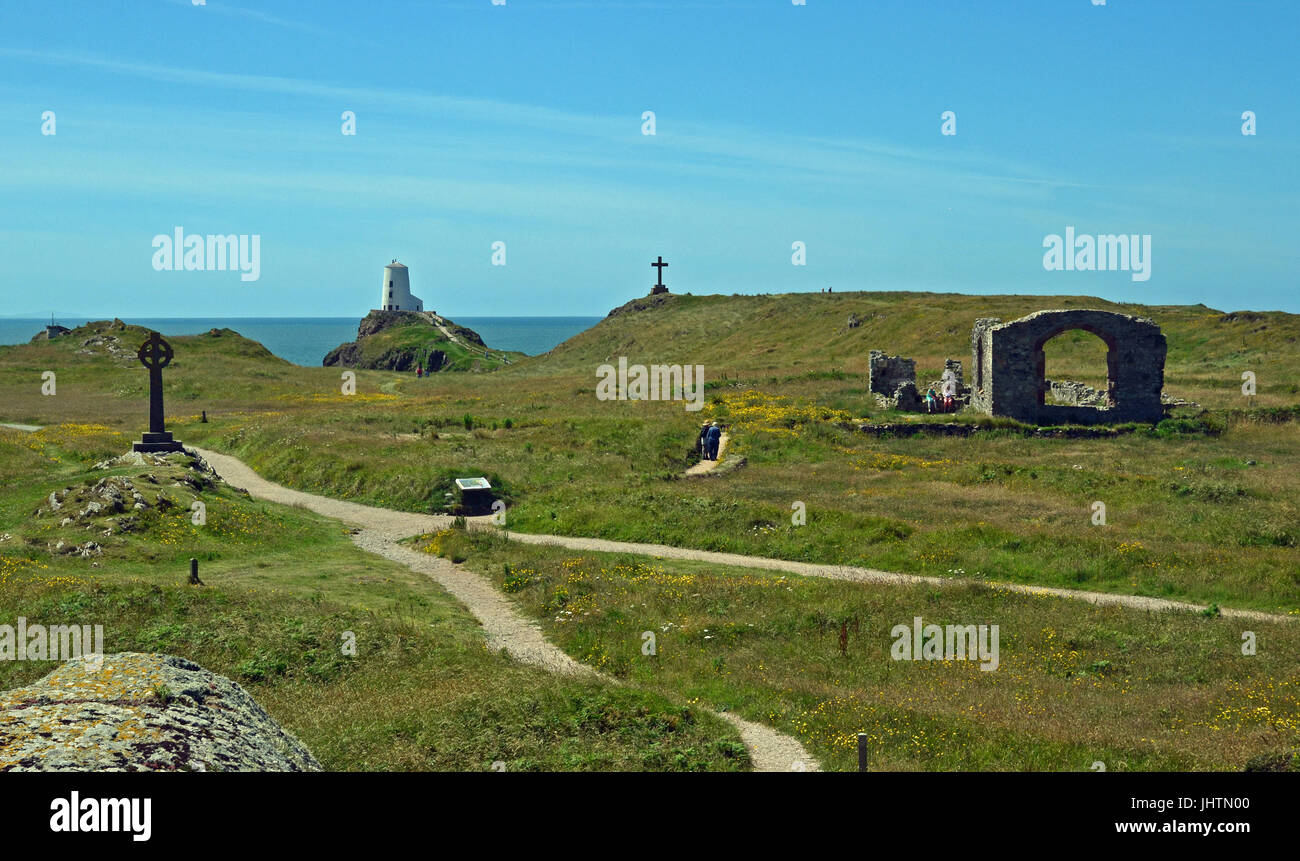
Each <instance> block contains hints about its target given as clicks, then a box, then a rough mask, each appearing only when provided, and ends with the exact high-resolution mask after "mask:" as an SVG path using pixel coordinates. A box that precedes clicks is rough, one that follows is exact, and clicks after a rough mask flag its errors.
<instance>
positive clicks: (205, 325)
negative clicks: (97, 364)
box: [0, 317, 602, 366]
mask: <svg viewBox="0 0 1300 861" xmlns="http://www.w3.org/2000/svg"><path fill="white" fill-rule="evenodd" d="M601 319H602V318H600V317H457V318H455V322H456V323H458V324H459V325H461V326H465V327H467V328H470V329H473V330H474V331H475V332H478V333H479V335H480V336H481V337H482V338H483V342H484V343H486V344H487V345H488V346H489V347H491V348H492V349H495V350H517V351H519V352H521V353H527V354H528V355H530V356H536V355H538V354H539V353H545V352H546V351H548V350H551V349H553V348H554V347H556V346H557V345H559V344H560V343H562V342H564V341H566V340H568V339H569V338H572V337H573V336H574V335H576V334H578V333H579V332H582V331H584V330H586V329H590V328H591V327H592V326H594V325H596V324H597V323H599V322H600V321H601ZM49 322H50V321H49V318H48V317H47V318H45V319H43V320H25V319H13V318H10V319H0V345H2V344H25V343H27V342H28V341H30V340H31V339H32V336H33V335H35V334H36V333H38V332H42V331H44V330H45V326H46V324H47V323H49ZM54 322H56V323H58V324H59V325H60V326H67V327H68V328H69V329H71V328H75V327H76V326H80V325H82V324H83V323H86V322H89V319H88V318H77V317H67V318H64V317H58V318H56V319H55V321H54ZM123 322H126V323H130V324H132V325H135V326H144V327H145V328H148V329H154V330H156V331H158V332H161V333H162V334H163V335H198V334H201V333H203V332H206V331H208V330H209V329H234V330H235V331H236V332H238V333H239V334H241V335H243V336H244V337H245V338H250V339H252V340H254V341H258V342H260V343H261V344H262V346H264V347H266V348H267V349H268V350H270V351H271V352H272V353H274V354H275V355H277V356H279V357H280V358H282V359H285V360H287V361H290V362H293V363H294V364H295V365H309V366H312V365H314V366H319V365H320V363H321V359H323V358H325V354H326V353H328V352H329V351H330V350H332V349H334V348H335V347H337V346H338V345H339V344H342V343H344V342H346V341H353V340H356V337H357V323H358V318H356V317H184V318H181V317H169V318H148V317H127V318H123Z"/></svg>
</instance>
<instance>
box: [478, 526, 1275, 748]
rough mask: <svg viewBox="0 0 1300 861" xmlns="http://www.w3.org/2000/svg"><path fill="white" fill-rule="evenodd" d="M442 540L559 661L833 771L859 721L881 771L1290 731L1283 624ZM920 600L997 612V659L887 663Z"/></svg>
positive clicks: (957, 620)
mask: <svg viewBox="0 0 1300 861" xmlns="http://www.w3.org/2000/svg"><path fill="white" fill-rule="evenodd" d="M454 543H455V545H456V550H457V552H459V553H461V554H463V555H466V556H467V557H468V561H467V562H466V563H465V564H466V565H468V566H469V567H472V568H474V569H476V570H478V571H480V572H483V573H485V574H487V575H489V576H491V577H493V578H494V580H495V582H496V583H497V584H498V586H499V587H500V588H501V589H502V590H503V591H505V592H507V593H509V594H510V595H512V596H513V597H514V599H515V600H517V601H518V602H519V604H520V605H521V606H522V607H524V608H525V609H526V611H527V612H528V613H529V614H531V615H532V616H534V617H535V618H536V619H537V620H538V622H539V624H540V625H541V626H542V628H543V630H544V631H545V632H546V635H547V636H548V638H550V639H551V640H552V641H554V642H556V643H558V644H560V645H561V646H562V647H563V648H564V649H565V650H566V651H568V653H569V654H570V655H572V656H573V657H574V658H577V659H579V660H583V661H586V662H588V663H591V664H594V665H597V666H600V667H601V668H603V669H604V670H605V671H607V672H609V673H612V674H613V675H615V676H616V677H618V678H622V679H625V680H627V681H628V682H629V683H631V684H635V685H637V686H638V687H645V688H658V689H659V690H662V691H664V692H666V693H670V694H672V695H674V696H679V697H684V698H687V699H688V701H690V702H700V703H702V704H707V705H709V706H711V707H714V708H728V709H730V710H732V711H735V712H736V713H738V714H740V715H741V716H743V717H746V718H749V719H751V720H759V721H764V722H768V723H771V724H773V725H775V726H776V727H777V728H779V729H781V730H784V731H786V732H789V733H791V734H793V735H795V736H796V737H798V738H799V739H800V740H801V741H802V742H804V744H805V745H806V746H807V747H808V748H809V749H810V751H811V752H812V753H813V754H814V755H815V756H817V757H818V759H819V760H820V761H821V762H822V763H823V764H824V765H826V766H827V767H830V768H832V769H838V770H853V769H854V768H856V762H857V760H856V738H857V733H859V732H865V733H867V734H868V736H869V743H870V756H871V762H872V767H873V768H878V769H891V770H892V769H899V770H914V769H919V770H1063V771H1083V770H1087V769H1089V768H1090V766H1091V764H1092V763H1093V762H1095V761H1102V762H1104V763H1106V765H1107V768H1108V770H1111V771H1117V770H1130V771H1147V770H1239V769H1241V768H1242V767H1244V765H1245V764H1246V762H1247V761H1248V760H1249V759H1250V758H1251V757H1254V756H1265V755H1272V754H1277V753H1279V752H1285V751H1288V750H1291V749H1293V748H1294V746H1295V745H1296V744H1297V742H1300V668H1298V667H1297V664H1296V662H1295V660H1294V656H1295V655H1296V654H1297V649H1298V648H1300V625H1296V624H1293V623H1292V624H1288V623H1285V622H1281V623H1260V622H1250V623H1245V622H1242V621H1240V620H1228V619H1223V618H1216V617H1205V616H1201V615H1197V614H1193V613H1144V612H1137V611H1133V610H1128V609H1123V608H1115V607H1096V606H1093V605H1090V604H1086V603H1083V602H1078V601H1065V600H1061V599H1055V598H1048V597H1039V596H1029V595H1022V594H1015V593H1008V592H1005V591H1002V590H996V589H991V588H988V587H985V586H982V585H978V584H977V585H971V586H966V587H953V588H948V589H942V590H935V589H933V588H928V587H893V586H891V587H876V588H873V587H865V586H862V585H860V584H854V583H847V582H837V581H828V580H820V579H814V578H803V577H798V576H794V575H781V574H777V573H771V572H760V571H753V570H747V569H739V568H729V567H726V566H716V565H707V564H702V563H692V562H678V561H666V560H649V559H646V558H645V557H637V556H624V555H618V554H599V553H581V554H579V553H574V552H572V551H566V550H563V549H558V548H547V547H538V546H532V545H520V544H516V543H512V542H505V541H503V540H501V538H500V537H499V536H496V535H491V534H486V535H485V534H476V533H471V534H469V535H466V536H464V537H462V538H461V539H460V540H459V541H458V542H454ZM915 616H921V617H922V618H923V619H924V621H925V623H926V624H929V623H934V624H939V625H945V624H958V625H967V624H971V625H979V624H996V625H998V626H999V630H1000V649H999V651H1000V655H999V658H1000V661H999V666H998V667H997V669H995V670H993V671H983V670H981V669H980V668H979V665H978V664H977V663H973V662H969V661H948V662H911V661H895V660H892V659H891V658H890V648H891V646H892V644H893V642H894V638H893V637H892V636H891V633H890V632H891V629H892V628H893V626H895V625H898V624H904V625H907V626H909V627H910V626H911V624H912V620H913V618H914V617H915ZM1243 630H1251V631H1253V632H1255V634H1256V636H1257V643H1258V649H1257V653H1256V654H1255V655H1253V656H1246V655H1243V654H1242V651H1241V646H1242V643H1243V640H1242V634H1243ZM647 631H649V632H653V634H654V636H655V645H656V650H655V651H656V654H654V655H646V654H645V652H644V650H643V648H642V646H643V643H644V642H645V632H647ZM842 631H843V634H844V639H843V641H841V632H842ZM841 643H842V644H843V645H842V646H841Z"/></svg>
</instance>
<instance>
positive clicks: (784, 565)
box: [0, 424, 1296, 771]
mask: <svg viewBox="0 0 1300 861" xmlns="http://www.w3.org/2000/svg"><path fill="white" fill-rule="evenodd" d="M0 427H8V428H12V429H15V430H23V431H35V430H39V428H38V427H35V426H30V425H17V424H3V425H0ZM194 451H196V452H198V453H199V455H200V456H201V457H203V459H204V460H206V461H207V462H208V464H210V465H211V466H212V468H213V469H215V470H216V471H217V473H218V474H220V475H221V476H222V478H224V479H225V480H226V482H227V483H229V484H232V485H234V486H236V487H242V488H244V489H245V490H247V491H248V492H249V493H250V494H251V495H253V496H255V497H257V498H259V499H265V500H268V501H271V502H277V503H281V504H284V505H300V506H302V507H304V508H307V509H309V510H311V511H314V512H316V513H317V514H320V515H322V516H325V517H330V518H333V519H336V520H340V521H343V522H345V523H348V524H351V525H353V526H356V527H358V529H357V532H356V533H355V534H354V535H353V541H354V542H355V543H356V544H357V545H358V546H359V547H361V548H362V549H363V550H366V551H368V552H371V553H375V554H377V555H379V556H383V557H384V558H386V559H390V560H392V561H394V562H398V563H399V564H402V565H406V566H407V567H409V568H411V569H412V570H414V571H417V572H419V573H422V574H425V575H427V576H429V577H431V578H433V579H434V580H435V581H437V582H438V583H439V584H441V585H442V586H443V588H445V589H446V590H447V591H448V592H450V593H451V594H452V595H453V596H455V598H456V599H457V600H459V601H460V602H461V603H463V604H464V605H465V606H466V607H467V608H468V609H469V610H470V612H471V613H472V614H473V615H474V616H475V617H477V618H478V620H479V622H480V623H481V624H482V626H483V629H484V633H485V634H486V636H487V640H488V645H489V647H491V648H492V649H494V650H498V649H505V650H506V651H507V652H508V653H509V654H510V655H512V656H513V657H515V658H516V659H517V660H519V661H521V662H524V663H528V664H531V665H534V666H539V667H543V668H545V669H548V670H550V671H552V672H559V673H567V674H572V675H584V676H590V677H592V678H598V679H601V680H603V681H606V682H609V683H612V684H621V683H620V682H619V681H618V680H617V679H614V678H612V677H609V676H605V675H603V674H601V673H599V672H597V671H596V670H594V669H593V668H591V667H588V666H587V665H585V664H582V663H580V662H578V661H575V660H573V658H571V657H569V655H567V654H566V653H565V652H564V651H563V650H562V649H560V648H559V647H558V646H556V645H554V644H553V643H551V642H550V641H548V640H547V639H546V637H545V636H544V635H543V634H542V631H541V629H540V628H539V627H538V625H537V624H536V623H535V622H533V621H532V620H530V619H527V618H526V617H524V616H523V614H522V613H520V612H519V610H518V608H517V607H516V606H515V605H514V604H513V603H511V602H510V601H508V600H507V599H506V598H505V597H504V596H503V595H502V594H501V593H500V592H499V591H498V590H497V589H496V587H495V586H493V585H492V583H491V581H489V580H488V579H487V578H486V577H483V576H482V575H480V574H477V573H475V572H473V571H470V570H468V569H466V568H464V567H463V566H456V565H454V564H453V563H451V562H449V561H448V560H446V559H443V558H441V557H436V556H431V555H429V554H426V553H419V552H417V551H414V550H411V549H410V548H408V547H406V546H404V545H402V544H401V543H400V542H401V540H402V539H405V538H410V537H412V536H415V535H421V534H424V533H428V532H436V531H438V530H440V529H446V528H447V527H448V526H450V525H451V522H452V518H451V517H449V516H446V515H432V514H415V513H412V512H406V511H394V510H392V509H387V508H377V507H374V506H369V505H361V504H359V503H355V502H348V501H346V500H341V499H332V498H330V497H326V496H319V495H317V494H313V493H305V492H303V491H300V490H293V489H291V488H288V487H284V486H283V485H279V484H276V483H274V482H271V481H268V480H266V479H264V478H262V477H261V476H260V475H258V474H257V473H256V472H254V471H253V470H252V469H251V468H250V467H249V466H248V465H246V464H245V463H244V462H243V461H241V460H239V459H238V458H235V457H232V456H230V455H225V454H220V453H218V452H214V451H208V450H206V449H200V448H195V449H194ZM470 521H471V525H472V526H473V527H475V528H485V529H491V528H494V527H493V526H492V518H491V517H490V516H485V517H478V518H470ZM506 535H507V536H508V537H509V538H510V539H511V540H513V541H519V542H521V543H524V544H538V545H541V544H548V545H552V546H557V547H565V548H568V549H571V550H580V551H592V552H600V553H628V554H636V555H642V556H652V557H655V558H662V559H684V560H693V561H699V562H709V563H713V564H716V565H730V566H735V567H740V568H758V569H764V570H771V571H785V572H789V573H792V574H799V575H802V576H805V577H822V578H826V579H832V580H846V581H850V582H855V583H869V584H873V585H886V586H909V585H917V584H924V585H927V586H935V587H949V586H961V585H968V584H970V583H973V582H982V583H984V585H986V586H988V587H990V588H995V589H1002V590H1006V591H1008V592H1015V593H1020V594H1025V595H1038V596H1050V597H1054V598H1064V599H1067V600H1077V601H1085V602H1087V603H1090V604H1096V605H1101V606H1106V605H1109V606H1120V607H1127V608H1130V609H1135V610H1145V611H1160V612H1200V611H1202V610H1204V609H1205V607H1204V605H1200V604H1192V603H1188V602H1184V601H1170V600H1167V599H1163V598H1151V597H1148V596H1144V595H1124V594H1113V593H1106V592H1087V591H1083V590H1078V589H1060V588H1055V587H1048V586H1029V585H1024V584H1020V583H999V582H989V581H974V580H970V579H958V578H946V577H925V576H921V575H916V574H898V573H894V572H890V571H880V570H877V569H873V568H860V567H855V566H846V565H824V564H816V563H809V562H796V561H792V560H787V559H772V558H767V557H761V556H746V555H743V554H739V553H720V552H716V551H710V550H695V549H691V548H685V547H672V546H669V545H665V544H640V543H633V542H627V541H609V540H605V539H600V538H581V537H573V536H565V535H538V534H531V533H522V532H507V533H506ZM1219 612H1220V613H1221V615H1223V616H1225V617H1229V618H1240V619H1250V620H1255V621H1264V622H1294V621H1296V618H1295V617H1293V616H1287V615H1282V614H1279V613H1266V612H1262V611H1258V610H1234V609H1220V611H1219ZM715 714H718V716H719V717H721V718H723V719H724V720H726V721H728V722H730V723H731V724H732V725H733V726H735V727H736V729H737V731H738V732H739V733H740V735H741V737H742V738H743V739H744V741H745V744H746V745H747V746H748V747H749V749H750V754H751V757H752V759H753V762H754V768H755V770H756V771H817V770H819V769H818V767H817V763H816V760H815V759H813V757H812V756H810V755H809V754H808V752H807V751H806V750H805V749H804V747H803V745H802V744H800V743H799V741H798V740H797V739H795V738H792V737H791V736H788V735H785V734H784V733H781V732H778V731H776V730H774V729H772V728H771V727H768V726H765V725H763V724H759V723H754V722H752V721H747V720H744V719H742V718H740V717H738V716H736V715H734V714H730V713H726V712H715Z"/></svg>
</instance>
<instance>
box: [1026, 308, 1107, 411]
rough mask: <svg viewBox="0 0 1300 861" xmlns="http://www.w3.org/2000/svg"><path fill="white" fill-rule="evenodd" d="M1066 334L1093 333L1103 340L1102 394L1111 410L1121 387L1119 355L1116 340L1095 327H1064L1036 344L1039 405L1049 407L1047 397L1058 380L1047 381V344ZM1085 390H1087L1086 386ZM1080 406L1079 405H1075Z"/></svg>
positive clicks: (1043, 337) (1045, 336) (1050, 333)
mask: <svg viewBox="0 0 1300 861" xmlns="http://www.w3.org/2000/svg"><path fill="white" fill-rule="evenodd" d="M1066 332H1091V333H1092V334H1093V335H1096V336H1097V337H1098V338H1100V339H1101V342H1102V343H1103V344H1105V345H1106V388H1105V390H1104V391H1102V392H1100V393H1099V394H1101V395H1102V396H1103V397H1104V398H1105V403H1106V408H1107V409H1110V408H1113V407H1114V406H1115V405H1116V402H1117V397H1118V394H1119V387H1118V385H1117V384H1116V382H1115V380H1116V375H1117V365H1118V354H1117V352H1116V350H1115V338H1114V336H1113V335H1110V334H1109V333H1107V332H1104V331H1100V330H1098V329H1097V328H1096V327H1095V326H1088V325H1084V326H1068V325H1067V326H1062V327H1061V328H1059V329H1057V330H1055V331H1051V332H1048V333H1047V334H1045V335H1043V336H1042V337H1041V338H1040V339H1039V340H1038V342H1037V343H1036V344H1034V362H1035V366H1036V368H1037V372H1038V405H1039V406H1040V407H1042V406H1048V403H1047V395H1048V394H1049V393H1050V391H1049V390H1050V387H1051V383H1055V382H1058V381H1057V380H1050V381H1049V380H1048V379H1047V351H1046V349H1045V348H1046V346H1047V342H1048V341H1050V340H1052V339H1053V338H1055V337H1057V336H1059V335H1064V334H1065V333H1066ZM1084 388H1087V387H1086V386H1085V387H1084ZM1074 405H1075V406H1078V404H1074Z"/></svg>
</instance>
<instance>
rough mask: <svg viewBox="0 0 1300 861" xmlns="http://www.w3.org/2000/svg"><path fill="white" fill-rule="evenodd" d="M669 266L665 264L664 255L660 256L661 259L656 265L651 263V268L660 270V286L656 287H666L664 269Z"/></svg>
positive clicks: (656, 285)
mask: <svg viewBox="0 0 1300 861" xmlns="http://www.w3.org/2000/svg"><path fill="white" fill-rule="evenodd" d="M667 265H668V264H667V263H665V262H664V258H663V255H662V254H661V255H659V259H658V260H656V261H655V262H654V263H651V264H650V266H651V267H653V268H657V269H658V270H659V283H658V284H655V285H654V286H655V287H662V286H664V267H665V266H667Z"/></svg>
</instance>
